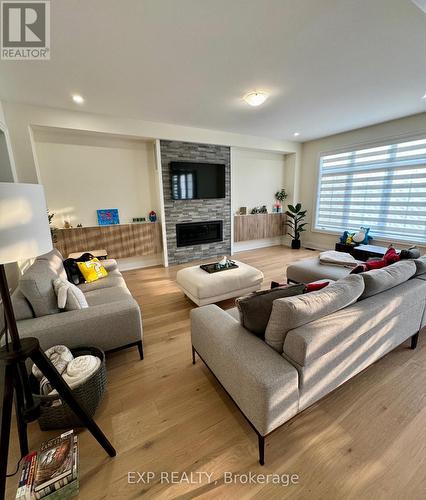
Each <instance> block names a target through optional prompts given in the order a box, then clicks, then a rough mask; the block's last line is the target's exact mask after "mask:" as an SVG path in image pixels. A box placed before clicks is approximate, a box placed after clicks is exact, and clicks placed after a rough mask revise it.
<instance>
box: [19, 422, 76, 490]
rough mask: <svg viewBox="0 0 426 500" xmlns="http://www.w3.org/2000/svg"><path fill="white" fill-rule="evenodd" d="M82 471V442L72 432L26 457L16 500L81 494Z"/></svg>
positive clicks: (47, 443) (51, 441)
mask: <svg viewBox="0 0 426 500" xmlns="http://www.w3.org/2000/svg"><path fill="white" fill-rule="evenodd" d="M78 472H79V456H78V440H77V436H76V435H75V434H74V432H73V431H68V432H65V433H64V434H61V435H60V436H58V437H57V438H54V439H50V440H49V441H45V442H44V443H42V445H41V446H40V450H39V451H38V452H36V451H33V452H31V453H29V454H28V455H27V456H26V457H24V459H23V463H22V468H21V475H20V479H19V485H18V490H17V492H16V500H38V499H41V498H46V499H48V500H57V499H58V500H62V499H67V498H70V497H72V496H74V495H77V494H78V491H79V482H78Z"/></svg>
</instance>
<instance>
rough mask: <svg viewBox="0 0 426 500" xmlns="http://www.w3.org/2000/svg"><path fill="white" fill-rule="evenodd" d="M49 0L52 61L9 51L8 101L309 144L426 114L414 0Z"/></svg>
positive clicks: (425, 18) (423, 17)
mask: <svg viewBox="0 0 426 500" xmlns="http://www.w3.org/2000/svg"><path fill="white" fill-rule="evenodd" d="M51 4H52V14H51V15H52V21H51V28H52V33H51V38H52V42H51V60H50V61H24V62H21V61H17V62H15V61H13V62H10V61H1V62H0V99H4V100H9V101H19V102H25V103H32V104H37V105H42V106H50V107H56V108H66V109H74V110H75V109H78V110H80V109H81V110H84V111H89V112H96V113H103V114H110V115H116V116H121V117H133V118H139V119H143V120H150V121H156V122H165V123H176V124H180V125H188V126H195V127H201V128H209V129H217V130H224V131H231V132H238V133H243V134H250V135H257V136H265V137H270V138H274V139H282V140H284V139H294V137H293V133H294V132H296V131H297V132H300V136H299V137H298V138H297V140H300V141H306V140H309V139H313V138H317V137H321V136H326V135H329V134H333V133H337V132H341V131H345V130H350V129H353V128H358V127H362V126H366V125H371V124H374V123H378V122H382V121H386V120H390V119H393V118H398V117H401V116H407V115H410V114H415V113H419V112H422V111H426V99H421V97H422V96H423V95H424V94H426V64H425V53H426V14H424V13H423V12H422V11H421V10H420V9H419V8H418V7H416V5H415V4H414V3H413V2H412V1H411V0H262V1H259V0H125V1H121V2H118V1H117V0H90V1H87V0H66V1H57V0H55V1H52V2H51ZM259 88H260V89H265V90H267V91H269V92H270V98H269V99H268V101H267V102H266V103H265V104H264V105H263V106H261V107H259V108H252V107H249V106H248V105H247V104H246V103H245V102H244V101H243V100H242V99H241V97H242V96H243V95H244V94H245V93H246V92H248V91H250V90H253V89H259ZM72 93H81V94H82V95H83V96H84V97H85V99H86V101H85V103H84V105H83V106H78V105H76V104H75V103H73V102H72V100H71V98H70V96H71V94H72Z"/></svg>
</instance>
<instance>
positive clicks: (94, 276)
mask: <svg viewBox="0 0 426 500" xmlns="http://www.w3.org/2000/svg"><path fill="white" fill-rule="evenodd" d="M77 265H78V268H79V269H80V272H81V274H82V275H83V277H84V279H85V281H86V283H92V281H96V280H98V279H99V278H104V277H105V276H106V275H107V274H108V273H107V272H106V269H105V268H104V266H103V265H102V264H101V263H100V262H99V259H96V258H94V259H92V260H88V261H87V262H77Z"/></svg>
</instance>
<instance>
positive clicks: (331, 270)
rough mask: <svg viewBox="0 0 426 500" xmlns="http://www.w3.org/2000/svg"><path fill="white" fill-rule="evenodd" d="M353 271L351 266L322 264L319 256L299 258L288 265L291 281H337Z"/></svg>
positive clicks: (288, 275)
mask: <svg viewBox="0 0 426 500" xmlns="http://www.w3.org/2000/svg"><path fill="white" fill-rule="evenodd" d="M350 272H351V269H350V268H349V267H343V266H333V265H330V264H320V261H319V258H318V257H313V258H312V259H305V260H299V261H297V262H295V263H294V264H291V265H289V266H288V267H287V281H288V282H289V283H312V282H313V281H318V280H323V279H331V280H334V281H337V280H339V279H341V278H344V277H345V276H347V275H348V274H349V273H350Z"/></svg>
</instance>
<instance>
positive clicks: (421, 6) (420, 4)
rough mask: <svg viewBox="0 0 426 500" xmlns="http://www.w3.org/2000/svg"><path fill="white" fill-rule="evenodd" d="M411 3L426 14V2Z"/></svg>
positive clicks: (422, 0) (414, 0)
mask: <svg viewBox="0 0 426 500" xmlns="http://www.w3.org/2000/svg"><path fill="white" fill-rule="evenodd" d="M411 1H412V2H413V3H414V4H415V5H417V7H418V8H419V9H420V10H422V11H423V12H424V13H425V14H426V0H411Z"/></svg>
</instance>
